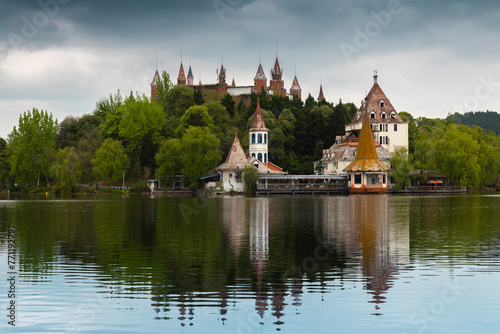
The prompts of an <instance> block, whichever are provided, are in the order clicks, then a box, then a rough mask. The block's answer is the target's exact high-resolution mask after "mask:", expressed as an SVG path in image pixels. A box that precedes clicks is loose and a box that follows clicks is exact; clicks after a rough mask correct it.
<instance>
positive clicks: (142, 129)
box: [118, 96, 165, 177]
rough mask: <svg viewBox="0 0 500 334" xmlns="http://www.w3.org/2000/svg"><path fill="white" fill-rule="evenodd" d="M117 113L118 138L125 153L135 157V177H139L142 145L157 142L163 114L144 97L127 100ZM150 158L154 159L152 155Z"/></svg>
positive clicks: (162, 122)
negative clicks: (122, 141) (118, 121)
mask: <svg viewBox="0 0 500 334" xmlns="http://www.w3.org/2000/svg"><path fill="white" fill-rule="evenodd" d="M118 111H121V113H122V118H121V121H120V125H119V129H120V136H121V137H122V138H123V139H124V140H125V143H126V148H127V151H128V152H130V154H131V155H132V156H134V157H135V166H136V168H137V172H138V173H137V175H138V177H140V176H141V152H142V151H143V149H144V147H145V145H144V144H145V142H146V143H148V144H150V145H151V144H153V143H154V142H155V140H158V141H159V139H157V138H159V136H160V134H159V131H160V130H161V128H162V127H163V124H164V123H165V113H164V112H163V110H162V109H161V107H160V106H159V105H158V104H156V103H151V102H150V101H149V99H148V98H147V97H146V96H143V97H142V98H141V97H138V98H136V99H128V100H127V101H126V102H125V104H123V105H122V106H121V107H120V108H118ZM154 151H156V149H155V150H154ZM152 158H153V159H154V155H153V156H152ZM148 167H150V166H148Z"/></svg>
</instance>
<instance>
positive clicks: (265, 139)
mask: <svg viewBox="0 0 500 334" xmlns="http://www.w3.org/2000/svg"><path fill="white" fill-rule="evenodd" d="M264 144H267V133H264Z"/></svg>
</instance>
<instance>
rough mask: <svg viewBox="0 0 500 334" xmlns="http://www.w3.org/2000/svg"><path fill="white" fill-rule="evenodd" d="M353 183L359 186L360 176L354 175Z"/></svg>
mask: <svg viewBox="0 0 500 334" xmlns="http://www.w3.org/2000/svg"><path fill="white" fill-rule="evenodd" d="M354 183H355V184H361V174H357V175H354Z"/></svg>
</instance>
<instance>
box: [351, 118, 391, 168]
mask: <svg viewBox="0 0 500 334" xmlns="http://www.w3.org/2000/svg"><path fill="white" fill-rule="evenodd" d="M388 170H389V167H387V166H386V165H385V164H384V163H383V162H382V161H380V160H379V159H378V156H377V150H376V149H375V142H374V141H373V135H372V128H371V125H370V119H369V118H368V113H367V112H365V117H364V119H363V126H362V128H361V133H360V135H359V142H358V150H357V151H356V158H355V159H354V161H353V162H351V163H350V164H349V165H348V166H347V167H346V168H344V171H345V172H355V171H363V172H369V171H371V172H374V171H388Z"/></svg>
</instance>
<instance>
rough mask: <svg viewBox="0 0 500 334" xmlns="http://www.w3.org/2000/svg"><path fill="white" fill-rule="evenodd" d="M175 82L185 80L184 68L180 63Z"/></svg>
mask: <svg viewBox="0 0 500 334" xmlns="http://www.w3.org/2000/svg"><path fill="white" fill-rule="evenodd" d="M177 80H186V74H185V73H184V66H182V63H181V68H179V76H178V77H177Z"/></svg>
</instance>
